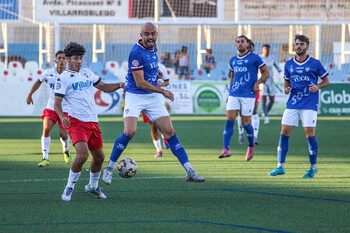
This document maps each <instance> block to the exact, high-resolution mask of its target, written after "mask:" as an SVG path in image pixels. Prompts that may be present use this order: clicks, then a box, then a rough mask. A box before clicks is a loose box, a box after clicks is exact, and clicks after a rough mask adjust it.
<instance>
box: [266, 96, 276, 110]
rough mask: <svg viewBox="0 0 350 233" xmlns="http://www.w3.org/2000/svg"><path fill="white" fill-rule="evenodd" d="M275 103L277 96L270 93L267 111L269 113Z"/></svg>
mask: <svg viewBox="0 0 350 233" xmlns="http://www.w3.org/2000/svg"><path fill="white" fill-rule="evenodd" d="M274 103H275V96H273V95H270V96H269V105H268V106H267V112H268V113H269V112H270V110H271V108H272V106H273V104H274Z"/></svg>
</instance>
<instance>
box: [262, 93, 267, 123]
mask: <svg viewBox="0 0 350 233" xmlns="http://www.w3.org/2000/svg"><path fill="white" fill-rule="evenodd" d="M264 90H265V89H264ZM261 101H262V109H263V113H264V117H265V116H267V115H268V113H267V104H266V101H267V97H266V94H265V92H264V95H263V96H262V97H261Z"/></svg>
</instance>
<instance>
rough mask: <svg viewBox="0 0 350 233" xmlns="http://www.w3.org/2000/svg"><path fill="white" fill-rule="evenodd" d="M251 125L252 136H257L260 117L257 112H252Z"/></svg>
mask: <svg viewBox="0 0 350 233" xmlns="http://www.w3.org/2000/svg"><path fill="white" fill-rule="evenodd" d="M252 126H253V128H254V137H256V138H258V133H259V126H260V119H259V114H254V115H253V116H252Z"/></svg>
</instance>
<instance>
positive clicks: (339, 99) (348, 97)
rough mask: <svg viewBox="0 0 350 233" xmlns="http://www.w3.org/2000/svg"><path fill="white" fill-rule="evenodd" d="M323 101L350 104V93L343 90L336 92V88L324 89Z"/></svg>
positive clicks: (325, 102)
mask: <svg viewBox="0 0 350 233" xmlns="http://www.w3.org/2000/svg"><path fill="white" fill-rule="evenodd" d="M321 102H322V103H323V104H350V93H346V91H345V90H342V91H341V93H335V92H334V90H331V91H322V92H321Z"/></svg>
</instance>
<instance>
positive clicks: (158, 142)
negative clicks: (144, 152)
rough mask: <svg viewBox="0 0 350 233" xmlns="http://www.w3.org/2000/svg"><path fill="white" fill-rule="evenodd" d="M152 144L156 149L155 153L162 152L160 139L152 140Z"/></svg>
mask: <svg viewBox="0 0 350 233" xmlns="http://www.w3.org/2000/svg"><path fill="white" fill-rule="evenodd" d="M153 144H154V146H155V148H156V149H157V152H159V151H162V143H161V142H160V139H158V140H153Z"/></svg>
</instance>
